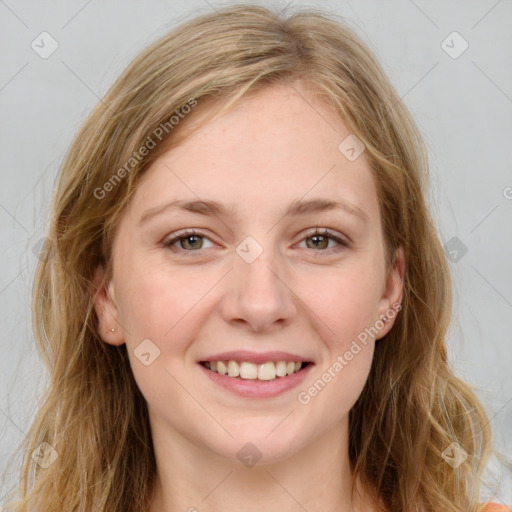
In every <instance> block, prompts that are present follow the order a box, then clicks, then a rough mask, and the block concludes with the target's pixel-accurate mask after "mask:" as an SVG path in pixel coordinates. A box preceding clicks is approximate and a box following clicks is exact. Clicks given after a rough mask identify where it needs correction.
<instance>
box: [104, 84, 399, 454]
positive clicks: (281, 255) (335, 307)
mask: <svg viewBox="0 0 512 512" xmlns="http://www.w3.org/2000/svg"><path fill="white" fill-rule="evenodd" d="M306 97H307V100H306ZM200 106H201V103H200V102H199V107H200ZM195 114H197V117H196V118H195V119H190V120H189V121H190V122H193V123H196V122H198V121H200V119H201V117H202V115H203V114H202V113H200V112H199V111H197V112H196V113H195ZM186 121H187V120H185V122H186ZM181 128H184V129H186V128H187V127H186V126H185V125H184V126H183V127H181ZM347 136H349V131H348V130H347V128H346V126H345V124H344V123H343V121H342V120H341V119H340V118H339V117H338V116H337V114H336V112H335V111H333V110H331V109H330V108H329V107H328V106H327V105H325V104H324V103H322V102H320V101H319V100H316V99H315V98H313V97H312V96H310V95H308V94H307V92H306V91H305V90H302V92H301V93H300V95H299V94H297V93H296V92H295V90H294V89H292V88H290V87H287V86H284V85H283V86H272V87H271V88H266V89H264V90H261V91H259V92H258V94H257V95H255V96H254V97H252V98H250V99H248V100H246V101H244V102H243V103H241V104H239V106H237V107H236V108H235V109H233V110H231V111H230V112H228V113H227V114H223V115H222V116H221V117H219V118H217V119H216V120H214V121H211V122H207V123H205V124H203V125H202V126H201V128H200V129H199V130H198V131H197V132H195V133H194V134H192V135H191V136H190V138H188V139H187V140H185V141H184V142H182V143H181V144H180V145H179V146H178V147H175V148H173V149H171V150H169V151H168V152H167V153H165V154H164V155H163V156H162V157H161V158H160V159H158V160H157V161H155V163H154V164H153V165H152V166H151V167H150V168H149V169H148V171H147V172H146V174H145V175H144V177H143V178H142V180H141V182H140V186H139V187H138V189H137V191H136V193H135V195H134V196H133V198H132V200H131V202H130V204H129V205H128V207H127V208H126V209H125V211H124V212H123V216H122V218H121V220H120V224H119V226H118V230H117V232H116V236H115V239H114V244H113V269H114V270H113V278H112V280H111V282H110V283H109V286H108V292H109V293H108V294H105V293H102V294H99V295H98V299H97V303H96V309H97V312H98V316H99V319H100V330H101V335H102V337H103V339H104V340H105V341H107V342H109V343H112V344H122V343H126V345H127V349H128V354H129V357H130V362H131V366H132V369H133V373H134V376H135V379H136V381H137V384H138V386H139V387H140V390H141V392H142V394H143V395H144V397H145V398H146V400H147V402H148V407H149V413H150V419H151V425H152V431H153V434H154V435H155V436H157V437H158V438H160V439H163V438H166V437H167V438H168V437H169V436H171V437H172V438H173V439H176V440H179V442H182V443H184V444H189V443H192V444H193V445H194V446H195V447H197V448H198V449H200V450H203V451H204V450H208V451H209V452H210V453H215V454H217V455H221V456H225V457H229V458H235V457H238V458H240V460H241V457H244V456H245V455H253V456H254V457H256V458H260V457H261V462H265V461H267V462H271V461H277V460H281V459H284V458H286V457H289V456H291V455H293V454H294V453H296V452H298V451H299V450H301V449H304V448H306V447H307V446H308V445H311V444H312V443H314V442H315V440H318V439H319V438H320V437H321V436H324V435H326V434H328V433H329V432H332V431H333V429H339V428H344V427H345V426H346V425H347V424H348V423H347V422H348V413H349V410H350V409H351V407H352V406H353V404H354V403H355V401H356V400H357V398H358V396H359V395H360V393H361V391H362V389H363V386H364V384H365V381H366V379H367V377H368V373H369V370H370V365H371V361H372V356H373V350H374V342H375V339H378V338H381V337H382V336H383V335H384V334H385V333H386V332H388V330H389V329H390V328H391V326H392V324H393V317H394V316H395V315H396V307H395V309H393V304H395V306H396V303H397V301H398V302H399V301H400V299H401V278H400V274H401V272H403V260H402V259H401V253H400V254H399V258H400V259H399V261H400V262H401V264H400V265H397V266H396V267H394V268H393V269H392V270H391V272H390V273H389V274H387V272H386V266H385V257H384V240H383V235H382V231H381V221H380V214H379V203H378V200H377V193H376V189H375V186H374V183H373V180H372V175H371V172H370V168H369V165H368V163H367V161H366V159H365V153H364V152H363V153H362V154H361V155H360V156H359V157H357V158H355V159H354V157H356V156H357V153H358V152H359V151H360V149H361V148H360V147H358V146H355V145H354V141H353V139H347V140H346V141H345V142H344V143H343V144H341V146H340V143H342V141H344V139H345V138H346V137H347ZM351 148H353V150H352V149H351ZM175 201H179V202H180V203H179V204H177V205H175V206H171V203H173V202H175ZM320 202H329V203H338V204H339V205H341V206H338V207H336V206H326V207H324V208H322V207H321V203H320ZM187 205H188V206H187ZM315 228H319V230H320V234H317V235H315V234H314V231H315ZM187 229H193V230H195V231H196V232H197V233H196V234H193V235H191V234H188V235H187V233H186V230H187ZM325 230H327V234H325V233H324V231H325ZM331 236H332V238H330V237H331ZM336 239H338V240H339V241H336ZM98 275H99V274H98ZM386 313H387V316H388V321H387V322H386V323H384V322H381V321H379V319H380V318H381V317H382V315H384V314H386ZM113 327H114V328H116V331H115V332H114V333H110V332H109V331H110V329H111V328H113ZM372 336H375V338H374V337H372ZM228 353H230V354H228ZM230 360H232V361H235V363H229V364H228V368H229V371H230V374H231V376H229V375H221V374H220V373H219V371H220V372H222V371H223V364H222V363H219V362H218V361H224V363H225V364H226V363H227V362H228V361H230ZM206 361H209V362H210V363H211V364H210V368H213V367H214V366H215V364H217V366H218V371H217V372H213V371H212V369H207V367H206V366H208V365H206V366H205V365H204V364H202V363H204V362H206ZM295 362H307V363H309V364H308V365H307V366H306V367H305V368H304V369H302V370H300V371H298V372H297V373H293V374H290V375H288V373H287V371H288V372H289V371H295V366H296V365H294V364H293V363H295ZM237 363H238V364H237ZM240 363H242V364H240ZM264 363H270V364H264ZM290 363H291V364H290ZM297 366H298V365H297ZM238 372H241V373H242V377H245V378H240V376H238V377H235V375H237V374H238ZM275 372H277V374H278V375H280V376H274V375H275ZM283 373H284V374H285V375H286V376H283ZM256 375H258V376H259V377H260V378H261V380H260V378H255V377H256ZM249 442H250V443H252V445H254V446H251V445H247V444H246V443H249ZM254 447H256V448H254Z"/></svg>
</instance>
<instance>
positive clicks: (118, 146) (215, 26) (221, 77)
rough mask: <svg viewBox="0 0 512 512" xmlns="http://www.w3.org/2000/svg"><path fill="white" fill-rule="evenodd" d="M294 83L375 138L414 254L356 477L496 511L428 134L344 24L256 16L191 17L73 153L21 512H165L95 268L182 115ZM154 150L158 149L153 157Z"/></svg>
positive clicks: (140, 408) (402, 242)
mask: <svg viewBox="0 0 512 512" xmlns="http://www.w3.org/2000/svg"><path fill="white" fill-rule="evenodd" d="M295 80H303V81H305V82H307V83H308V84H310V85H311V86H312V87H313V88H314V90H315V91H316V92H317V93H318V94H320V95H322V97H323V98H324V100H325V101H326V102H328V104H330V105H332V106H333V107H334V108H335V109H337V111H338V112H339V114H340V116H341V117H342V118H343V119H344V121H345V122H346V124H347V126H348V127H349V128H350V131H351V133H353V134H355V135H356V136H357V137H358V138H359V139H360V140H361V141H363V143H364V144H365V146H366V156H367V158H368V161H369V163H370V165H371V169H372V172H373V176H374V179H375V183H376V186H377V190H378V198H379V202H380V211H381V216H382V222H383V229H384V234H385V243H386V249H387V255H388V264H389V265H391V264H392V263H393V262H392V255H393V254H394V249H396V248H397V247H400V246H401V247H403V248H404V252H405V258H406V262H407V266H406V273H405V277H404V297H403V302H402V310H401V312H400V314H399V315H398V318H397V321H396V323H395V325H394V327H393V328H392V330H391V331H390V332H389V333H388V334H387V335H386V336H385V337H384V338H383V339H382V340H379V341H378V342H377V345H376V348H375V354H374V361H373V364H372V367H371V371H370V375H369V378H368V380H367V383H366V385H365V387H364V390H363V392H362V394H361V396H360V398H359V399H358V401H357V403H356V404H355V405H354V407H353V409H352V410H351V411H350V435H349V454H350V461H351V466H352V469H353V474H354V482H355V477H356V476H358V475H359V476H360V477H362V478H363V481H365V482H367V483H368V484H369V485H370V488H372V489H374V490H375V504H376V505H377V503H379V502H381V503H383V504H384V506H385V508H384V509H381V510H388V511H393V512H400V511H403V512H406V511H407V512H411V511H420V510H422V511H436V512H439V511H445V512H455V511H460V510H464V511H466V512H476V511H477V510H480V508H481V506H480V503H479V488H480V480H481V475H482V471H483V469H484V466H485V464H486V462H487V460H488V458H489V455H490V453H491V432H490V427H489V421H488V418H487V416H486V414H485V411H484V409H483V407H482V405H481V403H480V402H479V400H478V399H477V397H476V396H475V394H474V392H473V390H472V388H470V386H468V385H467V384H465V383H464V382H463V381H461V380H460V379H459V378H457V377H456V376H455V375H454V373H453V372H452V370H451V369H450V367H449V365H448V361H447V350H446V344H445V337H446V332H447V328H448V325H449V322H450V316H451V300H452V299H451V281H450V275H449V269H448V267H447V263H446V259H445V256H444V253H443V250H442V247H441V245H440V242H439V240H438V237H437V234H436V230H435V226H434V222H433V220H432V218H431V216H430V214H429V212H428V208H427V206H426V204H425V198H424V196H425V194H426V187H427V177H428V167H427V158H426V151H425V149H424V147H423V144H422V141H421V138H420V136H419V133H418V130H417V128H416V126H415V123H414V122H413V120H412V119H411V116H410V114H409V113H408V111H407V109H406V108H405V106H404V104H403V102H402V101H401V100H400V98H399V96H398V95H397V93H396V91H395V90H394V89H393V87H392V85H391V84H390V82H389V80H388V79H387V77H386V76H385V75H384V73H383V71H382V69H381V67H380V65H379V64H378V62H377V61H376V59H375V57H373V56H372V54H371V52H370V51H369V50H368V48H367V47H366V46H365V44H363V42H362V41H361V40H360V39H359V37H358V36H356V35H355V33H354V32H353V31H352V30H351V29H349V28H347V27H346V25H345V24H344V23H343V21H342V20H338V19H336V17H335V16H334V15H332V14H330V15H326V14H325V12H321V11H318V10H299V11H298V12H296V13H294V14H293V15H291V16H289V17H287V18H284V17H283V16H276V14H275V13H273V12H271V11H270V10H267V9H265V8H263V7H256V6H248V5H237V6H231V7H228V8H224V9H221V10H218V11H216V12H214V13H211V14H203V15H201V16H198V17H196V18H194V19H191V20H189V21H187V22H186V23H183V24H182V25H180V26H179V27H178V28H176V29H174V30H172V32H170V33H169V34H167V35H165V36H164V37H162V38H160V39H159V40H158V41H156V42H155V43H153V44H152V45H150V46H149V47H148V48H147V49H146V50H144V51H143V52H142V53H141V54H140V55H139V56H138V57H137V58H136V59H135V60H134V61H133V62H132V63H131V64H130V65H129V67H128V68H127V69H126V70H125V72H124V73H123V74H122V75H121V77H120V78H119V79H118V80H117V81H116V82H115V83H114V84H113V86H112V87H111V88H110V90H109V91H108V92H107V94H106V95H105V97H104V98H103V99H102V101H101V102H100V103H99V104H98V105H97V106H96V107H95V109H94V110H93V112H92V113H91V114H90V116H89V117H88V118H87V119H86V121H85V122H84V124H83V126H82V127H81V129H80V130H79V132H78V134H77V135H76V137H75V139H74V142H73V143H72V145H71V147H70V149H69V152H68V153H67V155H66V157H65V159H64V162H63V164H62V167H61V169H60V172H59V176H58V180H57V183H56V186H55V190H54V195H53V199H52V205H51V216H50V217H51V218H50V225H49V230H48V234H47V239H46V243H45V244H44V247H43V249H42V253H41V257H40V262H39V264H38V268H37V271H36V277H35V282H34V287H33V318H34V331H35V337H36V341H37V345H38V349H39V351H40V354H41V357H42V358H43V360H44V362H45V364H46V367H47V368H48V371H49V374H50V379H49V383H48V387H47V391H46V393H45V394H44V396H43V397H42V399H41V404H40V407H39V409H38V412H37V414H36V416H35V419H34V422H33V424H32V426H31V429H30V432H29V435H28V438H27V440H26V441H25V443H24V445H23V447H22V449H23V450H24V454H25V455H24V461H23V465H22V469H21V479H20V487H19V497H18V499H17V500H16V501H15V502H13V507H14V510H16V511H18V512H25V511H32V510H44V511H45V512H57V511H58V512H71V511H83V512H93V511H94V512H103V511H105V512H142V511H146V510H148V507H149V504H150V498H151V494H152V489H153V483H154V479H155V473H156V465H155V459H154V453H153V446H152V441H151V435H150V429H149V421H148V414H147V407H146V402H145V400H144V398H143V396H142V394H141V393H140V391H139V389H138V387H137V385H136V383H135V380H134V378H133V375H132V372H131V369H130V365H129V362H128V357H127V353H126V346H125V345H122V346H119V347H114V346H111V345H107V344H106V343H104V342H103V341H102V340H101V338H100V336H99V334H98V332H97V317H96V315H95V313H94V309H93V291H92V287H91V281H92V276H93V272H94V269H95V268H96V267H97V266H98V265H100V264H101V265H104V266H105V267H106V274H105V282H107V281H108V280H109V278H110V277H111V243H112V239H113V235H114V232H115V228H116V223H117V221H118V219H119V214H120V212H121V211H122V209H123V208H124V207H125V206H126V204H127V203H128V201H129V199H130V197H131V196H132V194H133V192H134V190H135V189H136V185H137V182H138V180H139V179H140V177H141V175H142V174H143V172H144V171H145V170H146V169H147V168H148V166H149V165H150V164H151V163H152V162H153V161H154V160H155V159H157V158H158V157H159V156H160V155H161V154H162V153H163V152H164V151H166V150H168V148H169V147H171V145H173V144H178V143H179V140H180V139H179V133H180V128H181V125H185V124H186V123H187V122H188V121H189V119H192V118H193V117H194V112H190V113H189V114H187V116H186V117H185V116H181V115H180V116H179V117H180V120H179V121H178V123H176V121H170V120H171V116H173V115H178V114H179V113H183V112H184V111H186V109H185V106H186V105H189V110H193V108H195V107H196V106H197V107H198V108H197V110H199V109H203V108H206V109H207V110H208V111H210V112H211V113H212V114H215V115H220V113H221V112H223V111H225V110H227V109H229V108H231V107H232V106H233V105H235V104H236V103H237V102H238V101H241V100H242V99H243V98H244V97H246V95H247V94H250V93H251V92H254V91H256V90H257V89H258V88H260V87H268V86H271V85H272V84H275V83H289V84H293V81H295ZM177 113H178V114H177ZM182 117H185V118H184V119H183V120H181V118H182ZM156 133H158V134H159V136H156V135H155V134H156ZM149 139H151V140H153V142H156V144H155V147H152V148H150V150H149V151H148V152H145V154H144V155H142V153H143V152H142V151H141V148H142V147H144V146H145V147H148V145H149ZM156 139H158V140H156ZM122 169H124V171H122ZM42 442H46V443H48V445H50V446H51V447H52V448H53V449H54V450H55V451H56V453H57V454H58V457H57V458H56V460H55V461H54V462H53V464H51V465H50V466H49V467H47V468H42V467H40V466H39V465H38V464H36V463H35V462H34V460H33V459H32V457H31V454H32V453H33V451H34V450H36V449H37V448H38V446H39V445H40V444H41V443H42ZM452 443H458V445H459V446H460V449H463V450H464V451H465V453H467V458H466V459H465V460H464V462H462V463H461V464H460V465H459V466H458V467H457V468H452V466H451V465H449V464H448V463H447V462H446V460H445V459H444V458H443V452H444V450H445V449H447V447H449V446H450V445H451V444H452ZM452 446H453V445H452Z"/></svg>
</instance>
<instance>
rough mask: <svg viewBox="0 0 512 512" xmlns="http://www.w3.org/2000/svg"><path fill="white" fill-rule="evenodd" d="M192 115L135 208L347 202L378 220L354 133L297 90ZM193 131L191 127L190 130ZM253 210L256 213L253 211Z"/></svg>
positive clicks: (269, 92) (144, 183)
mask: <svg viewBox="0 0 512 512" xmlns="http://www.w3.org/2000/svg"><path fill="white" fill-rule="evenodd" d="M200 107H201V104H200V101H199V107H198V111H197V112H194V114H193V115H194V117H193V118H192V119H190V120H185V123H184V126H183V127H182V128H181V129H182V130H183V132H184V133H185V134H186V133H187V130H188V129H189V128H193V131H192V132H191V134H190V135H189V136H188V137H187V138H185V139H184V140H183V141H182V142H180V143H179V144H178V145H177V146H175V147H173V148H171V149H170V150H168V151H167V152H166V153H164V154H163V155H162V156H161V157H160V158H159V159H157V160H156V161H155V162H154V163H153V164H152V165H151V167H150V168H149V169H148V170H147V171H146V173H145V175H144V176H143V178H142V180H141V182H140V184H139V190H138V191H137V192H136V194H135V197H134V198H133V202H134V204H133V207H134V208H136V209H138V208H139V207H148V206H156V205H158V204H160V203H161V202H163V201H169V200H176V199H182V198H184V197H185V198H190V199H203V198H206V199H212V200H215V201H218V202H221V203H223V204H225V205H226V207H227V208H229V209H230V210H231V211H232V212H236V213H238V214H243V213H244V212H245V213H246V214H251V213H252V214H254V213H255V212H256V211H257V212H258V213H259V214H262V213H263V212H265V211H269V210H272V209H274V210H279V209H281V208H282V207H283V206H288V205H289V204H290V203H292V202H294V201H296V200H299V199H301V198H302V199H308V198H310V197H311V198H312V197H315V198H317V197H323V198H327V199H332V200H337V199H343V200H345V201H348V202H350V203H352V204H354V205H356V206H358V207H359V208H361V209H362V210H364V211H365V212H366V213H367V214H368V216H369V217H372V216H374V217H375V216H377V217H378V215H379V212H378V202H377V194H376V190H375V186H374V182H373V178H372V174H371V171H370V167H369V165H368V163H367V160H366V158H365V154H364V153H363V154H362V155H361V156H360V157H359V158H357V159H356V160H354V161H350V160H349V159H347V157H346V156H345V155H344V154H343V153H342V152H341V151H340V149H339V146H340V143H341V142H342V141H343V140H344V139H346V137H347V136H349V135H350V132H349V130H348V128H347V126H346V125H345V123H344V121H343V120H342V118H341V117H340V116H339V115H338V113H337V112H336V111H335V110H334V109H333V108H332V107H330V106H329V105H327V104H326V103H325V102H323V101H322V100H321V99H319V98H318V97H315V96H314V95H311V94H309V93H308V92H307V91H305V90H304V89H301V88H300V87H299V86H298V85H294V86H293V87H291V86H286V85H275V86H272V87H266V88H264V89H262V90H260V91H258V92H257V93H256V94H253V95H252V96H250V97H248V98H246V99H242V100H241V101H239V102H238V103H237V104H236V105H235V106H234V107H233V108H232V109H231V110H229V111H228V112H226V113H223V114H222V115H220V116H219V117H217V118H215V119H213V120H208V119H206V120H205V118H206V116H207V115H208V114H210V113H211V112H209V111H208V110H207V109H205V110H204V111H203V112H201V110H200ZM187 123H188V127H187ZM255 208H256V210H255Z"/></svg>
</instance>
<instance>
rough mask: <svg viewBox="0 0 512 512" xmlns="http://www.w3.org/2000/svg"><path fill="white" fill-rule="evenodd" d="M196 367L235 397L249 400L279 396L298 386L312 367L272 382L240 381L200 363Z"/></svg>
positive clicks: (311, 364)
mask: <svg viewBox="0 0 512 512" xmlns="http://www.w3.org/2000/svg"><path fill="white" fill-rule="evenodd" d="M198 365H199V367H200V368H201V369H202V371H203V372H205V373H206V376H207V377H208V378H210V379H211V380H212V381H213V382H215V383H216V384H218V385H219V386H222V387H223V388H225V389H227V390H228V391H231V392H232V393H234V394H235V395H238V396H243V397H250V398H272V397H274V396H278V395H281V394H283V393H285V392H286V391H289V390H290V389H292V388H294V387H296V386H298V385H299V384H300V383H301V382H302V381H303V380H304V379H305V378H306V376H307V375H308V374H309V373H310V371H311V370H312V368H313V366H314V364H313V363H309V364H308V365H307V366H306V367H305V368H303V369H302V370H300V371H299V372H297V373H292V374H291V375H287V376H286V377H277V378H275V379H273V380H258V379H247V380H242V379H236V378H234V377H228V376H227V375H219V374H218V373H217V372H212V371H211V370H208V368H205V367H204V366H203V365H202V364H200V363H198Z"/></svg>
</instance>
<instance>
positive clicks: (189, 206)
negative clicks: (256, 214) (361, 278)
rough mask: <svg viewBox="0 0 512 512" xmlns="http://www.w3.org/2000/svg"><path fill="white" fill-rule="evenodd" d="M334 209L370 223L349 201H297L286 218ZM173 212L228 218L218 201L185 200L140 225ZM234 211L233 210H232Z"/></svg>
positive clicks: (155, 210)
mask: <svg viewBox="0 0 512 512" xmlns="http://www.w3.org/2000/svg"><path fill="white" fill-rule="evenodd" d="M334 209H342V210H344V211H345V212H347V213H349V214H350V215H352V216H355V217H357V218H359V219H361V220H362V221H363V222H365V223H366V222H367V221H368V215H367V214H366V213H365V212H364V211H363V210H362V209H361V208H359V207H358V206H356V205H355V204H352V203H349V202H347V201H333V200H330V199H321V198H319V199H309V200H307V201H301V200H297V201H294V202H293V203H291V204H290V205H289V206H288V208H287V209H286V211H285V213H284V216H287V215H291V216H298V215H305V214H308V213H319V212H325V211H330V210H334ZM172 210H184V211H188V212H191V213H197V214H199V215H214V216H226V215H227V209H226V207H225V206H224V205H223V204H222V203H219V202H217V201H210V200H183V199H181V200H180V199H178V200H175V201H171V202H169V203H166V204H163V205H161V206H156V207H155V208H151V209H149V210H146V211H145V212H144V213H143V215H142V216H141V218H140V220H139V225H140V224H144V223H145V222H147V221H148V220H149V219H151V218H153V217H155V216H156V215H160V214H161V213H164V212H167V211H172ZM232 211H233V209H232Z"/></svg>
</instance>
